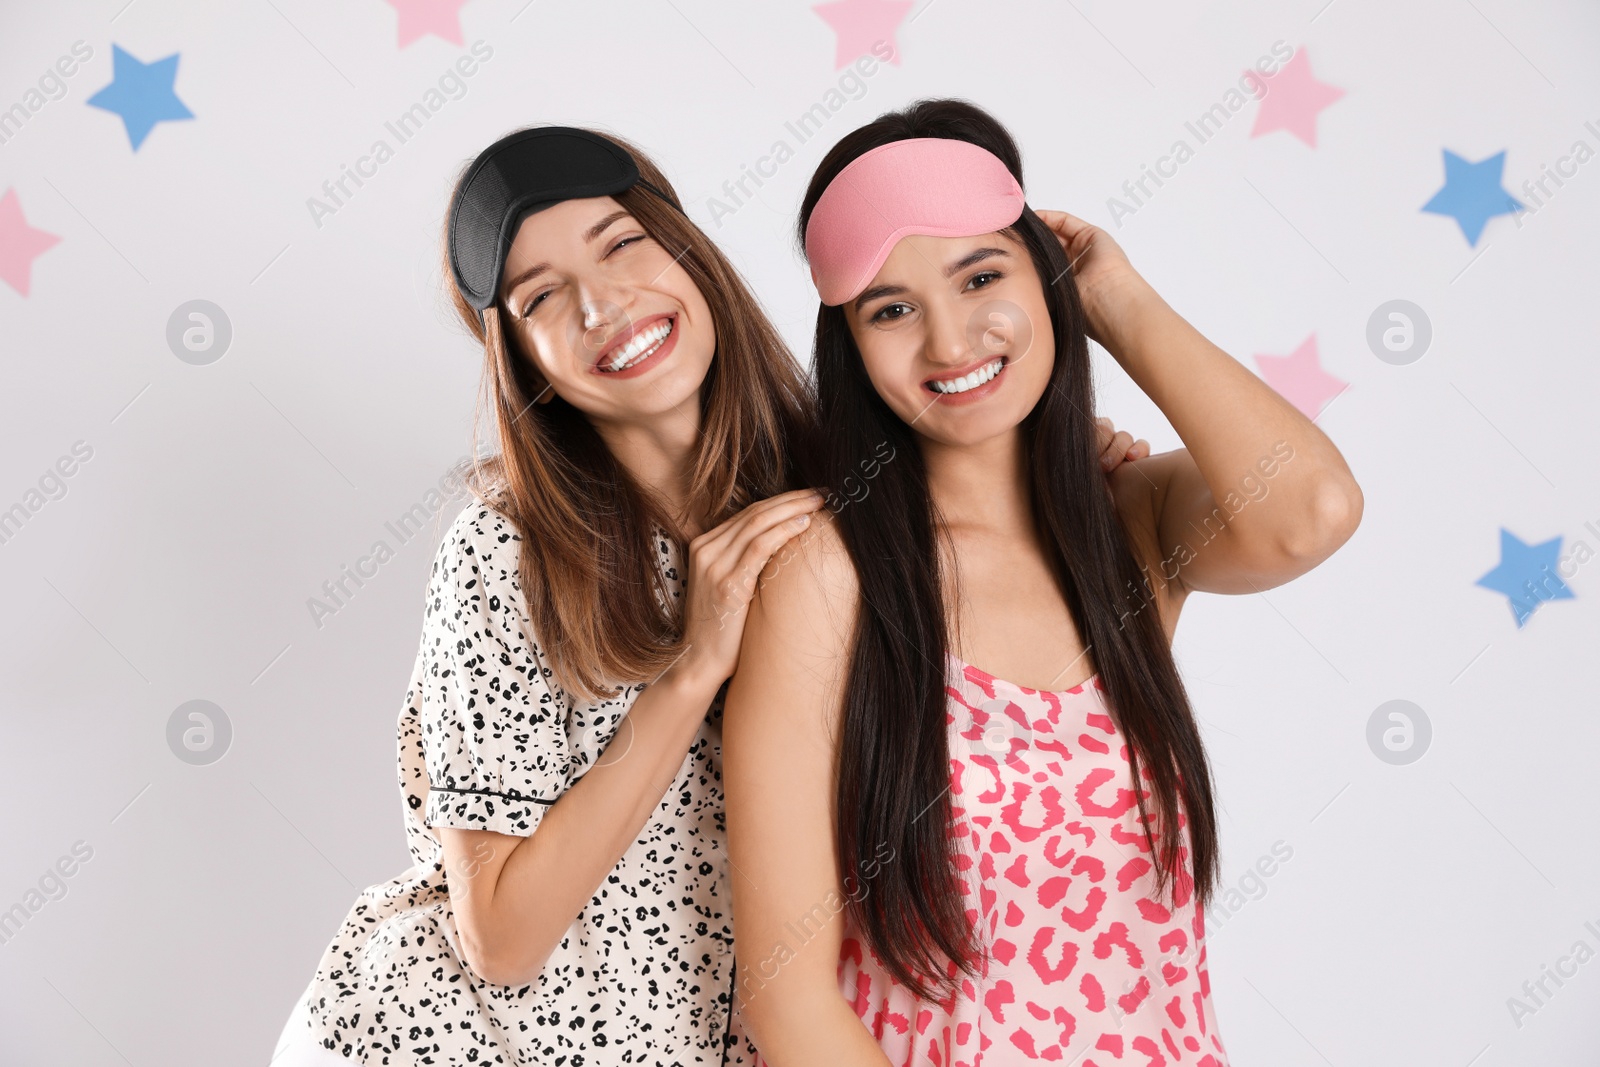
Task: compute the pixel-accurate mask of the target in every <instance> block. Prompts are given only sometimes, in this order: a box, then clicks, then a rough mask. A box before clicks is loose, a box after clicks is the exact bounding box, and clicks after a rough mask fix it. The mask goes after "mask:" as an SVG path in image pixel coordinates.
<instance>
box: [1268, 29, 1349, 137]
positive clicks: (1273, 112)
mask: <svg viewBox="0 0 1600 1067" xmlns="http://www.w3.org/2000/svg"><path fill="white" fill-rule="evenodd" d="M1245 74H1246V75H1248V76H1250V77H1252V78H1254V79H1255V80H1256V82H1257V84H1258V85H1260V86H1261V87H1262V88H1261V89H1259V90H1257V93H1258V95H1260V93H1261V92H1262V91H1263V90H1264V91H1265V95H1264V96H1261V110H1260V111H1257V112H1256V124H1255V125H1254V126H1252V127H1251V128H1250V136H1251V137H1260V136H1261V135H1262V134H1264V133H1271V132H1272V131H1273V130H1288V131H1289V132H1290V133H1292V134H1294V135H1295V136H1296V137H1298V138H1300V139H1301V140H1302V141H1304V142H1305V143H1306V144H1308V145H1310V146H1311V147H1312V148H1315V147H1317V113H1318V112H1320V111H1321V110H1322V109H1323V108H1325V107H1327V106H1328V105H1329V104H1331V103H1333V102H1334V101H1335V100H1337V99H1339V98H1340V97H1341V96H1343V95H1344V90H1343V89H1336V88H1334V87H1333V86H1331V85H1329V84H1328V83H1327V82H1319V81H1317V79H1316V78H1314V77H1312V76H1311V58H1310V57H1309V56H1308V55H1307V54H1306V50H1305V49H1304V48H1302V49H1300V50H1299V51H1298V52H1296V53H1295V54H1294V55H1293V56H1292V57H1290V59H1289V62H1287V63H1285V64H1284V65H1283V69H1282V70H1280V71H1278V72H1277V73H1275V74H1267V75H1263V74H1261V73H1259V72H1257V71H1248V70H1247V71H1245Z"/></svg>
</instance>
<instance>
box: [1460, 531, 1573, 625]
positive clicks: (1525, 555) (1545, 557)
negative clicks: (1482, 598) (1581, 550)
mask: <svg viewBox="0 0 1600 1067" xmlns="http://www.w3.org/2000/svg"><path fill="white" fill-rule="evenodd" d="M1560 554H1561V538H1559V537H1552V538H1551V539H1550V540H1548V541H1545V542H1543V543H1542V544H1537V545H1530V544H1528V543H1527V542H1525V541H1523V540H1521V539H1520V538H1518V537H1517V536H1516V535H1515V534H1513V533H1512V532H1511V531H1509V530H1507V529H1505V528H1504V527H1501V529H1500V565H1499V566H1497V567H1495V569H1494V570H1492V571H1490V572H1489V573H1488V574H1485V575H1484V576H1483V577H1482V578H1479V579H1478V580H1477V581H1476V582H1475V583H1473V584H1475V585H1481V586H1483V587H1484V588H1485V589H1493V590H1494V591H1495V592H1497V593H1504V594H1505V595H1506V597H1507V598H1509V600H1510V601H1511V614H1512V615H1514V616H1516V619H1517V628H1518V629H1521V628H1522V627H1523V625H1524V624H1526V623H1527V621H1528V617H1529V616H1530V615H1532V614H1533V612H1534V609H1536V608H1537V607H1538V606H1539V605H1540V604H1543V603H1544V602H1545V601H1546V600H1574V599H1576V598H1577V596H1576V594H1575V593H1573V591H1572V590H1571V589H1568V588H1567V583H1566V582H1564V581H1562V580H1561V575H1560V574H1558V573H1556V567H1557V561H1558V558H1559V557H1560Z"/></svg>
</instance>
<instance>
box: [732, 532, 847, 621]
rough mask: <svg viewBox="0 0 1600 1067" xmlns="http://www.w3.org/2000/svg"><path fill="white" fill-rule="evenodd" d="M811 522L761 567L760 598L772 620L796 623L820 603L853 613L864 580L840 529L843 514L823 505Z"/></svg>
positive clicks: (825, 606)
mask: <svg viewBox="0 0 1600 1067" xmlns="http://www.w3.org/2000/svg"><path fill="white" fill-rule="evenodd" d="M815 515H816V518H815V520H814V521H813V522H812V523H811V525H810V526H808V527H806V528H805V529H804V530H803V531H801V532H800V533H799V534H796V535H795V536H794V537H792V538H790V539H789V542H788V544H786V545H784V546H783V547H782V548H781V549H779V550H778V551H777V552H776V553H775V554H774V555H773V557H772V560H771V561H770V562H769V563H768V564H767V567H766V569H765V570H764V571H762V573H761V581H760V584H759V585H758V586H757V588H756V600H757V601H758V602H759V603H760V605H761V608H762V612H763V614H764V615H765V616H766V618H767V619H768V621H770V622H774V623H783V624H791V623H795V622H799V621H801V620H802V619H804V618H808V617H810V616H811V615H812V614H814V613H815V612H816V611H817V610H819V609H824V608H826V609H830V613H833V611H836V610H838V609H848V610H849V612H850V613H853V609H854V604H855V601H856V598H857V597H858V596H859V594H860V585H859V583H858V581H857V578H856V568H855V564H854V563H853V562H851V560H850V552H849V550H848V549H846V548H845V545H844V538H843V537H841V536H840V534H839V520H838V518H837V517H836V516H835V515H834V514H833V512H831V511H829V510H827V509H826V508H823V509H821V510H819V511H817V512H815Z"/></svg>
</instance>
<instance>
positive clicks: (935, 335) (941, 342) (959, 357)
mask: <svg viewBox="0 0 1600 1067" xmlns="http://www.w3.org/2000/svg"><path fill="white" fill-rule="evenodd" d="M923 322H925V323H927V327H926V332H925V333H924V334H923V340H922V345H923V354H924V355H925V356H926V357H927V359H928V362H930V363H936V364H944V365H948V366H952V367H959V366H960V365H962V364H963V363H966V362H967V361H968V360H970V359H971V358H972V348H971V345H969V344H968V343H967V331H966V329H965V324H964V323H962V322H961V321H960V316H959V314H958V313H957V310H956V309H955V308H954V307H950V306H947V305H946V303H945V302H944V301H939V300H933V301H929V302H928V304H927V305H926V306H925V307H924V309H923Z"/></svg>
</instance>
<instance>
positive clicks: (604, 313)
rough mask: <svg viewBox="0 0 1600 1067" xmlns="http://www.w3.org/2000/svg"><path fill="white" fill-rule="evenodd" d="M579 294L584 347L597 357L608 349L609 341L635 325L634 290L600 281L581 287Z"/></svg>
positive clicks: (603, 280) (588, 352)
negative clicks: (604, 348)
mask: <svg viewBox="0 0 1600 1067" xmlns="http://www.w3.org/2000/svg"><path fill="white" fill-rule="evenodd" d="M578 295H579V299H580V303H579V305H578V306H579V309H580V314H581V315H582V329H583V334H582V340H581V344H582V347H583V350H584V351H585V352H586V353H587V354H590V355H594V354H597V353H599V351H600V350H601V349H602V348H603V347H604V346H605V343H606V339H607V338H609V337H613V336H615V335H616V333H617V331H619V330H624V329H627V327H628V325H629V324H630V323H631V321H632V315H631V314H630V313H629V308H631V307H632V306H633V301H634V294H633V290H632V289H631V288H630V287H628V286H626V285H618V284H615V283H613V282H610V281H608V280H605V279H596V280H594V281H590V282H586V283H584V284H582V285H580V287H579V293H578Z"/></svg>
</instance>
